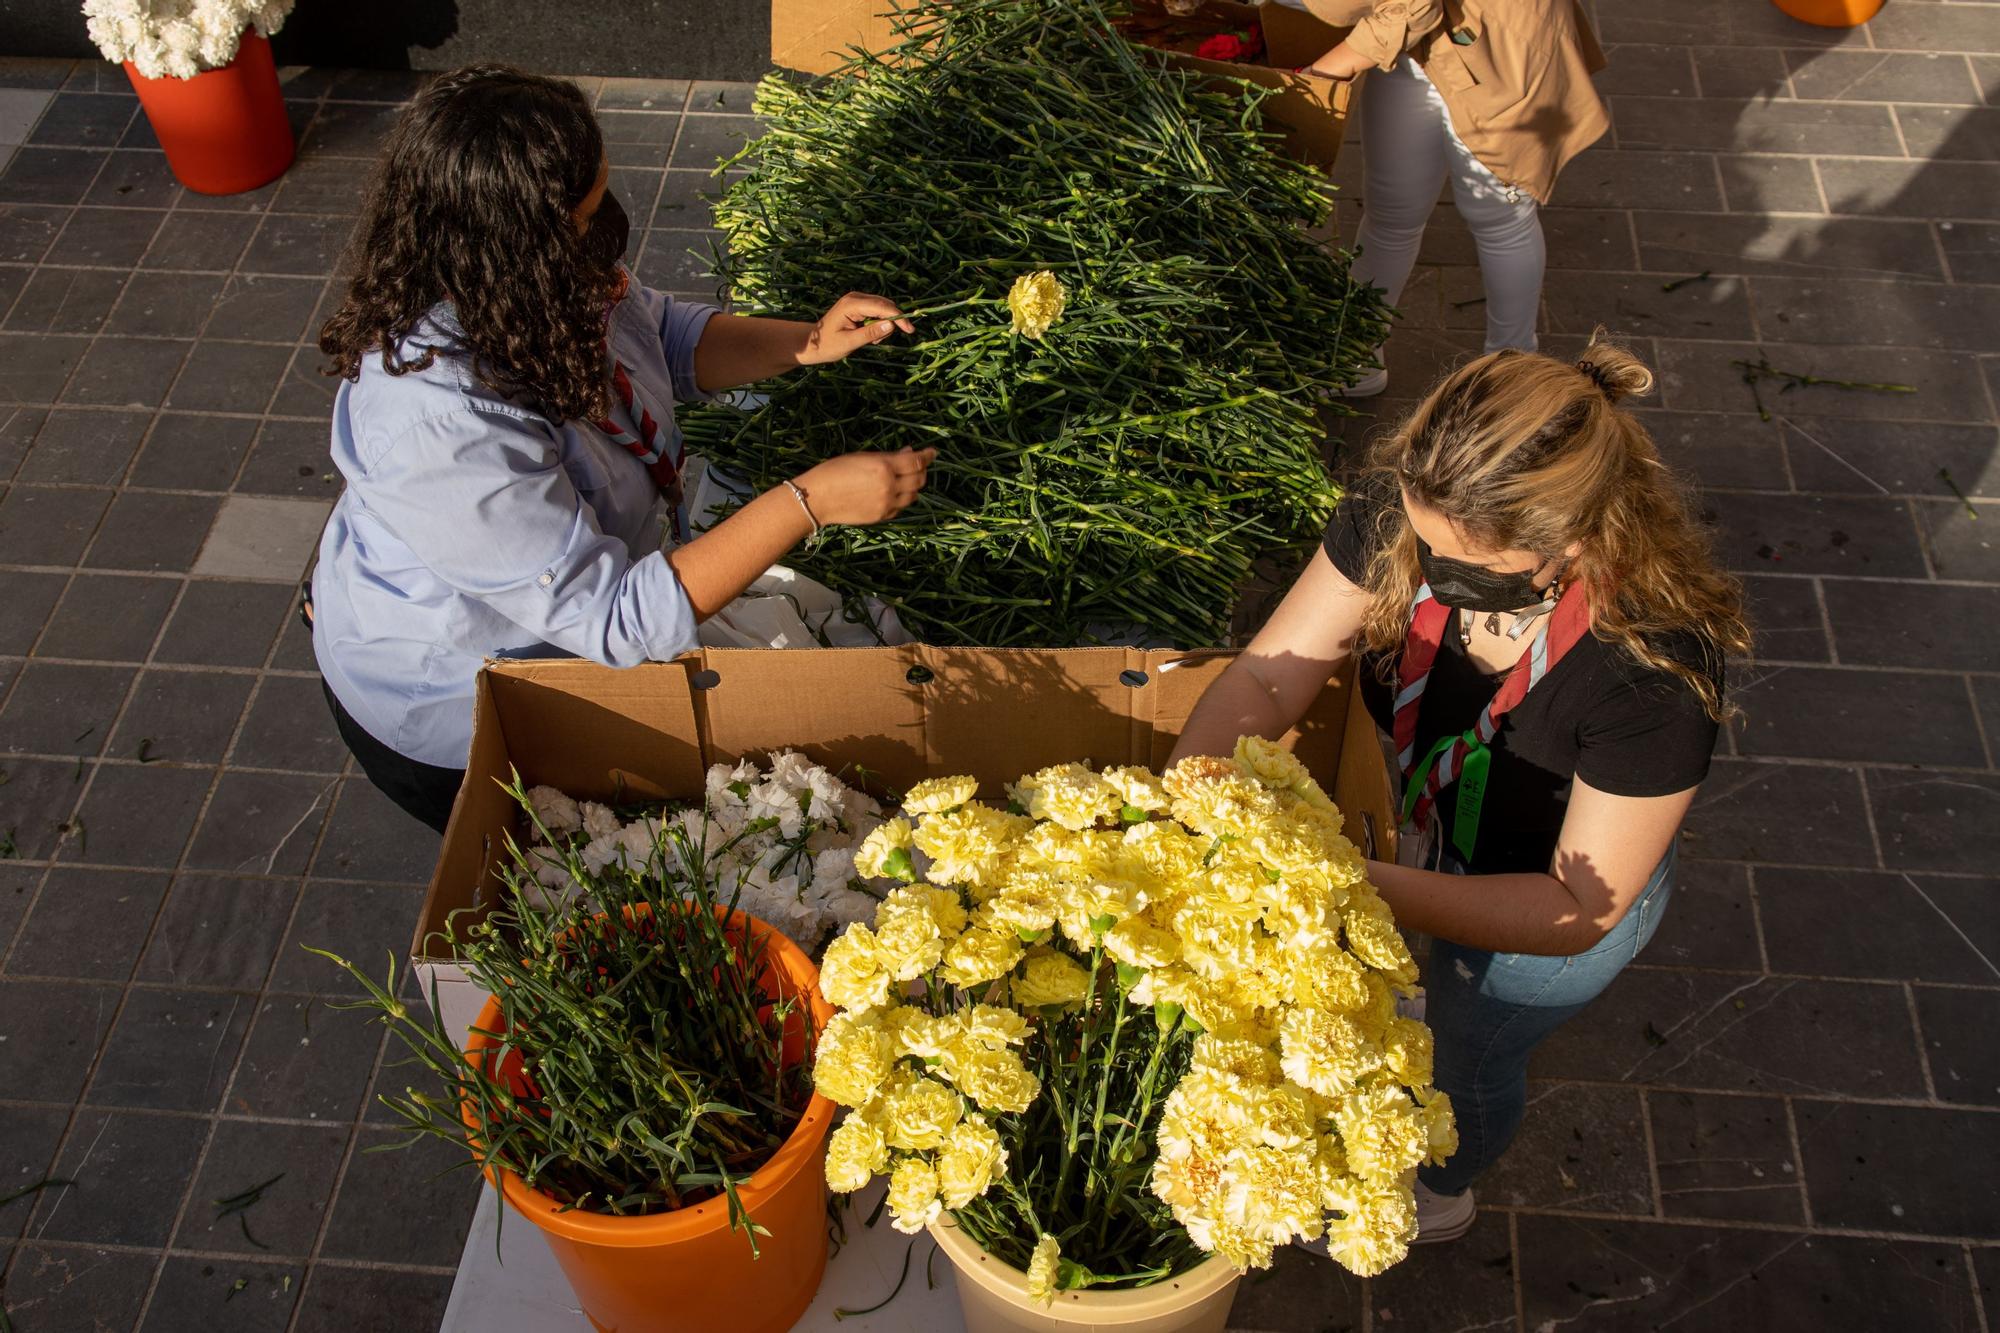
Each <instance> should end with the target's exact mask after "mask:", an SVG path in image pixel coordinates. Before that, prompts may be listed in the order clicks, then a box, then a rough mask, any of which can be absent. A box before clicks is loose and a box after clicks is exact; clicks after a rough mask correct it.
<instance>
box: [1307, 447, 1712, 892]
mask: <svg viewBox="0 0 2000 1333" xmlns="http://www.w3.org/2000/svg"><path fill="white" fill-rule="evenodd" d="M1394 503H1397V501H1396V499H1394V498H1393V496H1392V495H1390V494H1389V493H1387V492H1385V491H1383V490H1382V489H1380V488H1373V489H1370V488H1365V487H1356V488H1355V489H1354V490H1352V491H1350V492H1349V493H1348V495H1347V498H1346V499H1344V500H1342V501H1341V504H1340V508H1339V509H1338V510H1337V511H1336V512H1335V514H1334V516H1333V521H1332V522H1331V523H1329V524H1328V525H1327V529H1326V553H1327V555H1328V556H1329V557H1330V558H1331V559H1332V561H1333V565H1334V568H1336V569H1338V570H1339V571H1340V572H1341V573H1342V574H1343V575H1345V576H1346V577H1347V579H1348V580H1349V581H1350V582H1352V583H1355V584H1360V583H1362V582H1363V580H1364V577H1365V575H1366V572H1367V567H1368V560H1369V557H1370V555H1371V554H1372V553H1373V549H1374V544H1375V540H1376V518H1377V516H1378V515H1379V514H1380V512H1381V509H1382V506H1383V505H1385V504H1394ZM1653 647H1655V648H1656V649H1657V650H1659V651H1660V653H1661V654H1662V655H1663V656H1666V657H1669V658H1672V659H1673V660H1675V661H1677V662H1683V663H1686V664H1687V665H1689V666H1692V667H1695V668H1696V669H1697V670H1705V671H1707V672H1708V673H1710V675H1711V676H1712V677H1713V678H1714V679H1715V681H1716V684H1717V687H1718V688H1720V686H1721V683H1722V668H1721V664H1720V662H1719V661H1717V660H1714V655H1713V654H1710V653H1708V652H1705V651H1704V650H1703V647H1702V644H1701V641H1700V640H1699V639H1698V638H1696V637H1695V636H1694V635H1691V634H1683V635H1675V636H1672V637H1669V638H1666V639H1662V640H1658V641H1655V642H1654V644H1653ZM1383 656H1384V655H1383V654H1380V653H1369V654H1365V655H1364V656H1363V657H1362V659H1361V671H1360V676H1361V693H1362V699H1363V701H1364V702H1365V703H1366V704H1367V705H1368V711H1369V712H1370V713H1371V714H1372V715H1373V716H1374V718H1375V723H1376V725H1377V726H1379V727H1381V728H1382V729H1383V730H1384V731H1387V730H1389V729H1390V726H1391V721H1392V717H1393V711H1394V710H1393V704H1394V686H1393V685H1392V684H1389V683H1385V682H1384V681H1383V680H1382V678H1381V676H1380V674H1379V673H1378V671H1377V667H1378V665H1379V664H1380V662H1381V659H1382V657H1383ZM1390 679H1391V680H1392V681H1393V679H1394V676H1393V673H1392V674H1391V677H1390ZM1500 680H1501V677H1497V676H1494V677H1489V676H1487V675H1485V674H1484V673H1483V672H1481V671H1480V669H1479V668H1478V667H1477V666H1476V665H1474V664H1473V663H1472V661H1471V660H1470V659H1468V658H1467V657H1466V655H1465V649H1464V647H1463V646H1462V645H1461V644H1460V643H1459V641H1458V632H1457V617H1456V616H1454V617H1453V618H1452V621H1451V624H1450V625H1449V626H1448V627H1447V629H1446V631H1445V635H1444V644H1443V645H1442V647H1441V648H1440V649H1439V651H1438V655H1437V658H1436V660H1435V662H1434V663H1433V664H1432V666H1431V678H1430V683H1429V685H1427V686H1426V687H1425V689H1424V698H1423V703H1422V705H1421V708H1420V710H1419V712H1418V714H1417V745H1416V753H1417V756H1418V758H1419V759H1421V758H1422V757H1423V756H1424V755H1426V754H1428V753H1429V752H1430V749H1431V747H1432V746H1433V745H1435V744H1437V742H1438V740H1439V738H1440V737H1442V736H1444V735H1446V734H1448V733H1457V732H1461V731H1464V730H1466V729H1467V728H1468V727H1470V726H1472V725H1473V724H1474V723H1475V722H1477V721H1478V719H1479V713H1480V710H1481V709H1483V708H1484V707H1485V706H1486V704H1487V702H1488V701H1489V700H1490V699H1492V697H1493V693H1494V691H1495V690H1497V689H1498V688H1499V686H1500ZM1715 737H1716V724H1715V722H1714V720H1713V719H1711V718H1710V717H1709V716H1708V713H1707V712H1706V710H1704V709H1703V707H1702V704H1701V699H1700V697H1699V696H1698V695H1696V693H1695V692H1694V691H1693V690H1692V689H1690V688H1689V687H1688V685H1687V683H1686V682H1685V681H1683V680H1681V679H1680V678H1679V677H1677V676H1674V675H1672V674H1671V673H1669V672H1665V671H1661V670H1659V669H1657V668H1654V667H1649V666H1646V665H1644V664H1643V663H1641V662H1639V661H1637V660H1635V659H1634V658H1633V657H1632V656H1631V654H1629V653H1627V652H1626V651H1625V650H1623V649H1622V648H1619V647H1617V646H1616V645H1614V644H1610V643H1606V642H1605V641H1604V640H1602V639H1599V638H1597V637H1596V636H1595V635H1591V634H1586V635H1584V636H1583V638H1581V639H1579V640H1578V641H1577V643H1576V646H1575V647H1573V648H1571V649H1570V650H1569V652H1568V653H1566V654H1564V656H1563V658H1562V660H1561V661H1559V662H1557V663H1556V665H1555V667H1554V668H1553V669H1552V670H1551V671H1550V672H1549V673H1548V674H1547V675H1545V676H1543V677H1542V680H1541V683H1539V684H1538V685H1536V686H1535V687H1534V688H1533V689H1532V690H1529V691H1528V695H1527V697H1526V698H1525V699H1523V700H1521V702H1520V703H1519V704H1517V705H1515V707H1514V709H1513V711H1512V712H1510V713H1507V714H1506V715H1505V716H1503V717H1502V718H1501V719H1500V731H1499V734H1498V735H1496V736H1495V737H1494V739H1493V744H1492V745H1491V746H1490V747H1489V748H1490V749H1491V750H1492V752H1493V762H1492V767H1491V769H1490V770H1489V772H1488V775H1487V781H1486V800H1485V804H1484V806H1483V807H1482V808H1481V810H1480V817H1479V839H1478V843H1477V845H1476V847H1475V849H1474V854H1473V862H1472V866H1471V869H1472V871H1473V872H1474V873H1476V874H1502V873H1507V872H1511V871H1537V872H1538V871H1546V870H1547V869H1548V868H1549V861H1550V859H1551V857H1553V856H1554V854H1555V845H1556V836H1557V834H1558V833H1560V832H1561V829H1562V822H1563V815H1564V813H1565V812H1566V811H1567V810H1568V808H1569V791H1570V779H1571V778H1572V777H1581V778H1583V780H1584V781H1585V782H1588V783H1589V784H1590V785H1591V786H1593V787H1595V788H1597V789H1598V790H1599V791H1605V792H1610V793H1612V794H1613V795H1616V796H1666V795H1669V794H1671V793H1673V792H1677V791H1685V790H1686V789H1687V788H1689V787H1692V786H1694V785H1695V784H1696V783H1698V782H1700V781H1701V780H1702V779H1703V778H1704V777H1706V776H1707V775H1708V761H1709V756H1710V754H1711V753H1713V751H1714V749H1715ZM1398 790H1399V794H1400V782H1399V788H1398ZM1457 799H1458V784H1457V783H1453V784H1451V785H1450V786H1447V787H1446V788H1444V790H1443V791H1441V792H1439V793H1438V803H1437V810H1438V812H1439V815H1440V816H1441V818H1442V819H1443V827H1444V829H1445V831H1446V833H1447V834H1449V831H1450V829H1451V816H1452V810H1453V808H1454V803H1455V802H1456V801H1457Z"/></svg>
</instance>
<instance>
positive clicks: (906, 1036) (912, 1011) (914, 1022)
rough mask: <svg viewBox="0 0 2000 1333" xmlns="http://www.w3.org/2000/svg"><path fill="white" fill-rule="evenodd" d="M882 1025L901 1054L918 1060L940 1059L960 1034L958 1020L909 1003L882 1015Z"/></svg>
mask: <svg viewBox="0 0 2000 1333" xmlns="http://www.w3.org/2000/svg"><path fill="white" fill-rule="evenodd" d="M882 1027H883V1029H884V1031H885V1032H886V1033H887V1034H888V1036H889V1037H890V1039H891V1042H892V1044H893V1049H894V1050H895V1053H896V1054H897V1055H898V1056H905V1055H908V1056H914V1057H916V1058H917V1059H919V1060H935V1059H937V1058H938V1056H940V1055H942V1054H943V1053H944V1048H945V1047H947V1046H949V1045H950V1044H951V1043H952V1041H953V1039H954V1038H956V1036H957V1035H958V1024H957V1023H955V1022H953V1021H952V1020H950V1019H944V1018H934V1017H932V1016H931V1015H930V1014H927V1013H925V1012H924V1011H923V1010H921V1009H919V1008H917V1007H916V1006H914V1005H908V1004H900V1005H897V1006H896V1007H895V1008H893V1009H891V1010H889V1011H888V1012H887V1013H885V1014H883V1015H882ZM822 1040H823V1039H822Z"/></svg>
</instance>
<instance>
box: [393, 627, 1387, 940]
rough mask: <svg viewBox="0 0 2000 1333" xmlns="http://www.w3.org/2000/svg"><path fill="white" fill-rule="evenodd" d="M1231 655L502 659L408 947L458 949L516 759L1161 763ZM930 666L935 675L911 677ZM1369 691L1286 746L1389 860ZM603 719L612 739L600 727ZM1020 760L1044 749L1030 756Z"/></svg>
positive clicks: (1019, 765)
mask: <svg viewBox="0 0 2000 1333" xmlns="http://www.w3.org/2000/svg"><path fill="white" fill-rule="evenodd" d="M1233 656H1234V654H1233V653H1229V652H1226V651H1221V650H1200V651H1191V652H1175V651H1168V650H1157V649H1156V650H1139V649H1118V648H1070V649H948V648H934V647H928V646H925V645H907V646H904V647H895V648H825V649H803V650H799V649H794V650H785V651H773V650H768V649H764V650H760V649H710V650H704V651H702V652H700V653H697V654H691V655H689V656H686V657H682V658H679V659H677V660H675V661H672V662H657V663H648V664H646V665H644V666H639V667H632V668H629V669H625V670H616V669H613V668H609V667H603V666H598V665H596V664H595V663H591V662H586V661H579V660H575V659H561V660H549V659H539V660H498V661H489V662H488V663H487V665H486V668H485V669H484V670H482V671H481V672H480V674H479V678H478V682H477V685H476V687H475V693H474V701H473V735H472V746H471V750H470V752H469V754H468V756H467V765H466V780H465V783H464V785H463V786H462V787H461V788H460V790H459V795H458V800H457V802H456V803H455V804H454V806H453V809H452V815H451V819H450V822H449V824H448V825H447V827H446V830H445V835H444V843H443V846H442V847H441V849H440V852H439V857H438V864H437V869H436V872H435V873H434V874H433V876H432V879H431V883H430V887H429V890H428V892H427V894H426V896H425V900H424V909H423V914H422V917H421V919H420V920H419V921H418V924H417V928H416V933H415V937H414V939H413V940H412V941H411V955H412V957H413V958H415V959H416V960H418V961H419V962H420V963H432V964H435V963H439V962H449V961H450V954H449V950H448V949H446V948H445V947H444V946H443V944H442V941H441V939H440V938H438V932H439V931H441V930H442V929H443V927H444V926H445V924H446V922H447V920H448V918H449V917H450V915H451V914H452V913H453V912H456V911H459V910H462V909H464V908H468V907H473V906H475V905H476V904H477V902H478V901H479V899H480V897H481V890H482V889H483V887H484V886H486V885H487V884H489V883H490V882H491V878H492V875H493V872H494V869H495V867H496V866H497V865H498V864H499V863H500V860H501V858H502V857H503V856H504V855H505V837H506V833H507V832H508V831H509V830H511V829H512V828H513V827H514V824H515V817H514V803H513V798H512V797H511V796H509V795H508V794H507V792H506V791H505V790H504V789H503V787H502V785H501V784H502V783H504V782H507V781H510V780H511V773H512V771H513V770H514V769H515V768H516V767H518V765H517V763H516V760H517V759H520V760H525V761H526V762H527V764H528V768H527V770H526V771H524V772H522V773H521V777H522V780H523V781H525V782H527V783H529V784H530V785H533V784H535V783H538V782H548V783H550V784H551V785H555V786H558V787H562V788H564V789H565V790H568V791H572V792H573V793H575V794H578V795H588V796H595V797H599V798H606V797H613V796H616V795H621V794H623V795H643V796H646V797H648V798H670V797H675V796H689V795H693V794H695V793H698V792H699V791H700V790H701V781H702V775H703V773H704V772H705V771H706V769H707V766H708V764H709V763H710V762H713V761H715V760H717V759H724V758H737V757H741V756H742V755H745V754H749V753H761V752H763V751H765V750H768V749H770V748H772V747H774V746H778V745H792V746H796V747H797V748H800V749H803V750H805V751H806V752H807V753H808V754H812V755H813V756H814V757H815V758H816V759H820V760H822V761H827V762H832V763H836V764H838V763H843V762H849V761H851V760H852V759H853V758H854V756H855V755H856V754H857V753H866V754H869V755H870V756H871V757H872V758H873V759H874V760H875V761H876V762H875V763H870V764H869V765H868V767H869V768H870V769H871V770H872V771H873V772H876V773H881V774H889V775H891V776H895V777H897V778H898V780H899V781H900V782H902V783H904V784H907V783H908V782H909V781H912V780H914V778H915V777H916V776H921V775H922V774H925V773H935V772H939V771H941V770H942V769H943V768H945V767H950V768H953V769H966V768H971V769H975V770H976V769H978V768H980V767H982V762H980V761H982V760H983V763H984V766H985V767H987V768H988V769H989V771H988V772H986V773H983V774H981V776H982V778H983V779H985V780H987V781H989V782H995V783H997V782H998V781H1001V780H1004V777H1013V776H1018V774H1019V773H1021V772H1024V771H1028V770H1029V769H1030V768H1032V767H1036V766H1039V764H1041V763H1050V762H1059V761H1061V760H1063V759H1070V758H1078V757H1083V756H1085V755H1088V757H1090V758H1093V759H1095V760H1097V761H1098V762H1100V763H1108V762H1124V763H1143V764H1148V765H1151V766H1154V767H1158V766H1160V765H1161V764H1162V763H1164V761H1165V759H1166V756H1167V754H1168V753H1169V752H1170V751H1171V748H1172V744H1173V741H1174V739H1175V738H1176V737H1177V736H1178V735H1179V732H1180V728H1181V726H1182V724H1184V723H1185V722H1186V720H1187V716H1188V714H1189V712H1190V711H1192V709H1193V706H1194V703H1195V701H1196V700H1197V699H1199V697H1200V695H1201V693H1202V691H1203V690H1205V689H1206V688H1207V685H1208V683H1209V682H1210V681H1211V680H1212V679H1213V678H1214V676H1215V675H1216V674H1217V673H1219V672H1220V671H1221V669H1222V668H1223V667H1224V666H1226V665H1227V664H1228V662H1229V661H1230V659H1231V658H1232V657H1233ZM815 668H817V669H819V670H822V671H824V672H826V673H827V674H828V678H829V682H830V683H829V684H828V685H827V687H825V688H820V689H813V688H809V687H808V684H807V683H808V682H810V681H811V677H812V673H813V671H814V669H815ZM917 669H921V670H922V671H923V672H928V673H929V675H928V677H924V678H921V679H919V680H912V679H911V674H912V672H913V671H914V670H917ZM967 682H972V683H973V686H976V688H975V687H973V686H968V685H967ZM833 684H841V685H843V686H845V687H846V688H842V689H836V688H832V685H833ZM933 685H936V686H939V687H940V689H939V691H938V694H937V695H936V696H933V695H932V694H931V693H929V692H928V691H929V687H931V686H933ZM725 686H727V687H728V688H725ZM1037 686H1041V687H1044V688H1048V689H1053V690H1054V691H1055V693H1054V694H1053V696H1052V697H1053V698H1054V699H1055V700H1057V701H1060V702H1049V700H1048V698H1045V697H1043V696H1040V695H1037V694H1036V692H1035V687H1037ZM786 687H788V688H786ZM954 690H957V691H959V692H958V693H957V694H954V693H953V691H954ZM1360 695H1361V692H1360V691H1359V690H1358V689H1356V688H1355V687H1354V680H1353V669H1352V668H1351V667H1350V668H1349V669H1348V670H1347V671H1346V672H1344V673H1343V674H1342V675H1341V676H1339V677H1336V678H1335V679H1334V680H1332V681H1329V682H1328V685H1327V688H1326V689H1325V690H1323V691H1322V692H1321V694H1320V697H1319V698H1318V699H1317V700H1315V702H1314V705H1313V707H1312V708H1311V709H1309V710H1308V711H1307V714H1306V716H1305V718H1303V719H1302V720H1301V722H1300V725H1299V727H1298V729H1297V730H1296V731H1295V732H1294V733H1293V735H1292V736H1291V737H1289V738H1288V741H1289V742H1290V743H1291V744H1292V745H1293V747H1294V749H1295V750H1296V751H1297V752H1298V753H1299V755H1300V757H1301V758H1302V759H1303V760H1305V762H1306V763H1307V765H1308V766H1309V767H1311V768H1312V769H1313V770H1314V772H1315V773H1316V774H1317V775H1318V776H1319V777H1320V778H1321V780H1322V781H1323V782H1325V781H1327V780H1328V778H1329V775H1330V776H1331V781H1330V782H1328V786H1329V789H1330V791H1331V793H1332V795H1333V797H1334V800H1335V802H1336V803H1337V804H1339V806H1340V808H1341V810H1342V812H1343V813H1344V814H1345V815H1346V817H1347V821H1348V834H1349V836H1350V837H1351V838H1353V839H1354V841H1355V843H1356V845H1357V846H1360V847H1362V848H1363V849H1364V850H1365V851H1368V852H1369V853H1370V854H1372V855H1376V856H1381V857H1385V858H1393V856H1394V838H1395V825H1394V817H1393V812H1394V809H1395V806H1394V799H1395V798H1394V792H1393V790H1392V788H1391V786H1390V784H1389V781H1388V775H1387V773H1386V771H1385V770H1384V769H1383V767H1382V765H1381V763H1380V762H1379V756H1380V752H1379V750H1378V748H1377V746H1376V744H1375V742H1374V723H1373V721H1372V720H1371V719H1370V718H1369V716H1368V714H1367V711H1366V709H1365V708H1364V707H1363V706H1362V704H1361V697H1360ZM1024 697H1032V698H1039V699H1041V702H1039V703H1038V704H1037V705H1036V708H1035V714H1036V715H1035V716H1033V717H1031V718H1026V719H1020V718H1015V719H1012V720H1011V721H1010V723H1009V724H1006V725H999V726H996V725H994V719H995V718H996V717H1000V716H1002V715H1001V714H1000V713H998V712H997V711H995V710H996V709H997V707H998V705H1000V704H1001V703H1003V702H1005V701H1007V700H1009V699H1012V700H1015V701H1018V700H1019V699H1021V698H1024ZM1121 704H1122V708H1121V707H1118V706H1117V705H1121ZM885 717H886V718H888V719H889V720H890V721H891V722H893V723H895V724H896V725H899V726H903V727H908V728H913V729H914V730H915V732H916V735H915V737H914V738H911V739H905V740H902V741H897V740H895V739H894V738H893V737H887V736H886V734H885V731H884V730H883V729H882V727H881V725H880V720H881V719H883V718H885ZM858 719H872V720H875V721H876V722H877V727H876V729H875V730H872V731H869V732H865V733H850V734H848V735H839V734H835V735H833V736H830V737H829V736H827V735H826V734H825V732H814V733H812V734H810V735H808V731H807V729H809V728H816V727H822V726H828V727H834V728H836V731H837V729H838V728H840V727H842V726H846V725H848V724H850V723H852V722H854V721H856V720H858ZM607 726H609V727H612V728H613V730H614V731H615V734H607V733H605V732H603V731H602V730H601V729H602V728H604V727H607ZM981 729H983V730H984V733H985V734H984V735H983V736H981V735H980V734H979V732H980V730H981ZM981 743H983V744H987V745H990V746H991V747H992V748H991V749H990V750H988V751H987V753H986V754H984V755H982V756H979V757H977V759H975V757H974V756H969V755H967V754H966V753H964V752H962V751H961V750H959V748H958V747H959V746H960V745H965V744H981ZM1121 751H1122V753H1121ZM815 752H817V753H815ZM947 752H949V753H947ZM1024 755H1032V756H1034V758H1018V757H1016V756H1024ZM530 756H532V757H530ZM864 762H866V761H864ZM1003 775H1004V777H1003Z"/></svg>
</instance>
